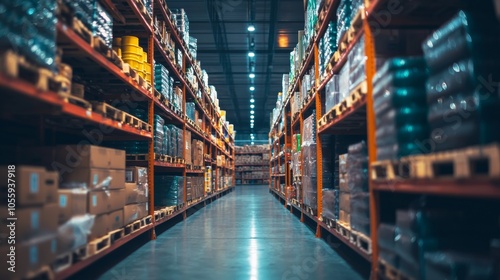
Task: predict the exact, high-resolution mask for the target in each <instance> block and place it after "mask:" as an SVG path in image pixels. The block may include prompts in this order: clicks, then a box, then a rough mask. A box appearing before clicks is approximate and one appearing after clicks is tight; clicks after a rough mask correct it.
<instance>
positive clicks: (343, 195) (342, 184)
mask: <svg viewBox="0 0 500 280" xmlns="http://www.w3.org/2000/svg"><path fill="white" fill-rule="evenodd" d="M347 170H348V166H347V154H342V155H339V190H340V194H339V221H340V222H341V224H343V225H344V226H346V227H350V225H351V216H350V215H351V202H350V200H351V193H350V192H349V185H348V181H347Z"/></svg>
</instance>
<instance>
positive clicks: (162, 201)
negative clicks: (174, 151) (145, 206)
mask: <svg viewBox="0 0 500 280" xmlns="http://www.w3.org/2000/svg"><path fill="white" fill-rule="evenodd" d="M181 179H182V177H180V176H167V175H156V176H155V179H154V180H155V195H154V198H155V205H157V206H175V205H177V204H178V200H179V195H180V194H179V190H180V189H179V184H180V181H181ZM182 183H183V182H182ZM182 199H183V198H182Z"/></svg>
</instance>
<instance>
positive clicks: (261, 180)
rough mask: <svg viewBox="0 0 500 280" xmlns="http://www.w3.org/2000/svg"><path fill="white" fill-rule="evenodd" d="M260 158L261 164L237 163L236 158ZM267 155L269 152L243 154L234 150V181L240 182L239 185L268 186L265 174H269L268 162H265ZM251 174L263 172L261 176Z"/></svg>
mask: <svg viewBox="0 0 500 280" xmlns="http://www.w3.org/2000/svg"><path fill="white" fill-rule="evenodd" d="M252 155H253V156H260V157H261V159H262V160H261V162H255V163H249V162H241V161H238V156H252ZM268 155H269V150H267V151H264V152H245V151H238V149H236V160H235V167H236V170H235V172H236V180H238V181H239V182H240V184H241V185H248V184H259V185H264V184H269V176H267V175H266V174H267V173H268V172H269V162H268V161H267V156H268ZM253 172H261V173H262V172H265V173H264V174H263V175H255V174H253Z"/></svg>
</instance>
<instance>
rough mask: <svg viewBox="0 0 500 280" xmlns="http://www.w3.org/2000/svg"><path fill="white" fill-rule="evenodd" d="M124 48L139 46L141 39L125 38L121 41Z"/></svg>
mask: <svg viewBox="0 0 500 280" xmlns="http://www.w3.org/2000/svg"><path fill="white" fill-rule="evenodd" d="M121 45H122V46H139V38H137V37H135V36H123V37H122V40H121Z"/></svg>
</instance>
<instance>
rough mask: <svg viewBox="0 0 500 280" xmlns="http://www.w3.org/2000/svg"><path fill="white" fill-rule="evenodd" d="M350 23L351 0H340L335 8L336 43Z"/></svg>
mask: <svg viewBox="0 0 500 280" xmlns="http://www.w3.org/2000/svg"><path fill="white" fill-rule="evenodd" d="M350 25H351V0H341V1H340V3H339V6H338V8H337V45H338V44H339V43H340V40H341V39H342V37H343V36H344V34H345V33H346V32H347V30H349V27H350Z"/></svg>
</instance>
